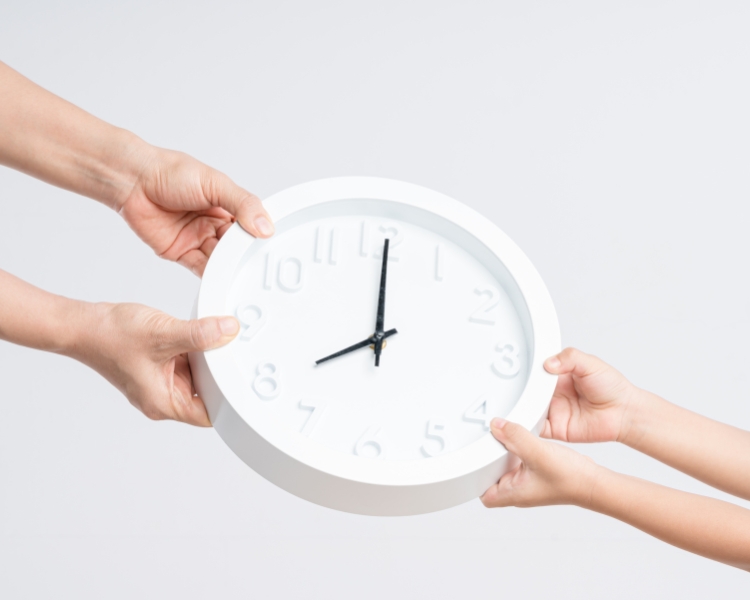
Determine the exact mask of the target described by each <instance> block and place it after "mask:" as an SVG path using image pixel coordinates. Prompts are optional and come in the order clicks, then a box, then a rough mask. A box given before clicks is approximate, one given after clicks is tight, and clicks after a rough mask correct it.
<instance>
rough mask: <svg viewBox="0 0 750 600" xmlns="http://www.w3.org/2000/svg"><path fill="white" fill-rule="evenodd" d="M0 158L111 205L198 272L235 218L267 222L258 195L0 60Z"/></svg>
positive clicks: (253, 226) (269, 229)
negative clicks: (153, 143) (53, 91)
mask: <svg viewBox="0 0 750 600" xmlns="http://www.w3.org/2000/svg"><path fill="white" fill-rule="evenodd" d="M0 164H3V165H6V166H9V167H12V168H14V169H18V170H19V171H23V172H25V173H28V174H29V175H32V176H33V177H38V178H39V179H43V180H44V181H47V182H48V183H51V184H53V185H56V186H59V187H62V188H65V189H68V190H71V191H73V192H76V193H78V194H82V195H84V196H88V197H90V198H94V199H95V200H98V201H99V202H102V203H103V204H105V205H107V206H109V207H110V208H112V209H113V210H116V211H117V212H118V213H119V214H120V215H121V216H122V217H123V219H125V221H126V222H127V224H128V225H129V226H130V227H131V229H133V231H135V233H136V234H137V235H138V237H140V238H141V239H142V240H143V241H144V242H146V243H147V244H148V245H149V246H151V248H152V249H153V250H154V252H156V254H157V255H159V256H161V257H162V258H166V259H168V260H174V261H176V262H179V263H180V264H182V265H184V266H185V267H187V268H189V269H191V270H192V271H193V272H194V273H195V274H196V275H199V276H200V275H202V274H203V269H204V268H205V266H206V263H207V261H208V257H209V256H210V255H211V253H212V252H213V249H214V248H215V247H216V244H217V243H218V242H219V239H220V238H221V236H222V235H224V233H225V232H226V231H227V229H229V227H231V225H232V223H233V221H234V218H236V219H237V221H239V223H240V224H241V225H242V227H244V228H245V229H246V230H247V231H248V232H250V233H251V234H252V235H254V236H256V237H269V236H270V235H272V234H273V232H274V228H273V224H272V223H271V218H270V217H269V215H268V213H267V212H266V211H265V209H264V208H263V205H262V204H261V202H260V200H259V199H258V198H257V197H256V196H254V195H253V194H251V193H250V192H248V191H247V190H244V189H243V188H241V187H240V186H238V185H237V184H236V183H234V182H233V181H232V180H231V179H230V178H229V177H227V176H226V175H224V174H223V173H221V172H219V171H217V170H216V169H212V168H211V167H209V166H208V165H205V164H203V163H201V162H200V161H197V160H195V159H194V158H192V157H190V156H188V155H187V154H183V153H181V152H175V151H172V150H165V149H163V148H156V147H154V146H151V145H150V144H147V143H146V142H144V141H143V140H142V139H140V138H139V137H137V136H136V135H134V134H132V133H130V132H129V131H126V130H124V129H120V128H119V127H114V126H113V125H110V124H108V123H105V122H104V121H102V120H101V119H97V118H96V117H94V116H92V115H90V114H89V113H87V112H85V111H83V110H81V109H80V108H78V107H76V106H73V105H72V104H70V103H69V102H66V101H65V100H63V99H62V98H59V97H58V96H55V95H54V94H51V93H50V92H48V91H47V90H45V89H43V88H41V87H39V86H38V85H36V84H35V83H32V82H31V81H29V80H28V79H26V78H25V77H24V76H23V75H21V74H20V73H17V72H16V71H14V70H13V69H11V68H10V67H9V66H7V65H5V64H3V63H2V62H0Z"/></svg>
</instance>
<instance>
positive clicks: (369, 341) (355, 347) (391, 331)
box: [315, 329, 398, 365]
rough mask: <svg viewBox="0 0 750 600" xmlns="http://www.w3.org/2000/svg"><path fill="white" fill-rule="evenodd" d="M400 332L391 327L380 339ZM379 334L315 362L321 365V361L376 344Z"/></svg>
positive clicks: (382, 333)
mask: <svg viewBox="0 0 750 600" xmlns="http://www.w3.org/2000/svg"><path fill="white" fill-rule="evenodd" d="M396 333H398V331H396V330H395V329H389V330H388V331H383V332H381V334H380V341H381V343H382V341H383V340H384V339H385V338H388V337H391V336H392V335H394V334H396ZM376 336H377V334H373V335H371V336H370V337H368V338H367V339H366V340H362V341H361V342H358V343H356V344H354V345H353V346H349V347H348V348H344V349H343V350H339V351H338V352H335V353H334V354H331V355H330V356H326V357H325V358H321V359H320V360H316V361H315V364H316V365H319V364H320V363H324V362H326V361H327V360H331V359H332V358H336V357H338V356H342V355H343V354H349V352H353V351H354V350H359V349H360V348H364V347H365V346H370V345H371V344H376V343H377V340H378V338H377V337H376Z"/></svg>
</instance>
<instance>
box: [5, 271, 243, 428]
mask: <svg viewBox="0 0 750 600" xmlns="http://www.w3.org/2000/svg"><path fill="white" fill-rule="evenodd" d="M238 331H239V323H237V321H236V320H235V319H234V318H232V317H221V318H220V317H209V318H205V319H200V320H193V321H180V320H179V319H175V318H173V317H170V316H169V315H166V314H164V313H162V312H159V311H157V310H154V309H151V308H148V307H146V306H141V305H138V304H105V303H97V304H92V303H89V302H80V301H77V300H71V299H69V298H63V297H61V296H56V295H54V294H50V293H48V292H45V291H43V290H40V289H38V288H35V287H34V286H33V285H30V284H28V283H26V282H24V281H21V280H20V279H18V278H17V277H14V276H13V275H10V274H9V273H6V272H4V271H0V340H6V341H9V342H13V343H15V344H20V345H23V346H29V347H31V348H37V349H39V350H47V351H50V352H57V353H59V354H63V355H66V356H70V357H71V358H75V359H76V360H79V361H81V362H82V363H84V364H86V365H88V366H89V367H91V368H92V369H94V370H96V371H97V372H98V373H99V374H101V375H102V376H103V377H105V378H106V379H107V380H108V381H109V382H110V383H112V384H113V385H114V386H115V387H117V388H118V389H119V390H120V391H121V392H122V393H123V394H124V395H125V396H126V397H127V398H128V400H130V402H131V403H132V404H133V405H134V406H136V407H137V408H138V409H139V410H141V411H142V412H143V413H144V414H145V415H146V416H148V417H150V418H152V419H175V420H178V421H184V422H186V423H191V424H193V425H203V426H209V425H210V424H211V423H210V422H209V419H208V415H207V414H206V410H205V407H204V406H203V402H202V401H201V399H200V398H198V397H197V396H195V395H194V394H195V389H194V386H193V382H192V377H191V373H190V367H189V365H188V361H187V355H186V353H187V352H191V351H196V350H208V349H210V348H215V347H217V346H221V345H223V344H226V343H227V342H229V341H230V340H232V339H233V338H234V337H235V335H236V334H237V332H238Z"/></svg>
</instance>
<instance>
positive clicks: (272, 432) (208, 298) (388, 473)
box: [196, 177, 560, 495]
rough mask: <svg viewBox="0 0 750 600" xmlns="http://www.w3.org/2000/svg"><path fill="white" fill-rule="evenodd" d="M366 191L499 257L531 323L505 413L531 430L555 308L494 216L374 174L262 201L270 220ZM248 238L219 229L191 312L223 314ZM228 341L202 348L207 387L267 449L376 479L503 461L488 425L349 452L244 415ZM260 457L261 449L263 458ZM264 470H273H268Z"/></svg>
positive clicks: (336, 473) (554, 330)
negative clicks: (439, 221)
mask: <svg viewBox="0 0 750 600" xmlns="http://www.w3.org/2000/svg"><path fill="white" fill-rule="evenodd" d="M365 198H366V199H374V200H386V201H391V202H397V203H402V204H406V205H410V206H414V207H417V208H420V209H423V210H425V211H427V212H431V213H434V214H436V215H438V216H440V217H443V218H445V219H448V220H449V221H452V222H453V223H454V224H456V225H458V226H459V227H461V228H463V229H465V230H466V231H467V232H468V233H470V234H471V235H472V236H474V237H475V238H477V239H478V240H479V241H480V242H482V243H483V244H484V245H485V246H486V247H487V248H488V249H489V250H490V251H491V252H492V253H493V254H494V255H496V256H497V257H498V258H499V259H500V260H501V261H502V262H503V263H504V264H505V266H506V268H507V269H508V271H509V272H510V274H511V276H512V277H513V279H514V280H515V282H516V285H517V286H518V288H519V289H520V291H521V293H522V295H523V298H524V300H525V302H526V304H527V307H528V311H529V315H530V319H531V329H532V332H533V352H532V356H531V361H530V362H531V364H530V369H529V376H528V380H527V382H526V386H525V388H524V391H523V393H522V394H521V397H520V398H519V400H518V402H517V403H516V405H515V407H514V408H513V409H512V410H511V412H510V414H509V415H508V416H507V419H508V420H510V421H514V422H516V423H519V424H521V425H522V426H523V427H525V428H526V429H528V430H530V431H534V432H535V433H537V434H538V433H539V428H540V427H541V425H542V424H543V423H544V420H545V419H546V416H547V411H548V408H549V401H550V399H551V397H552V393H553V391H554V387H555V383H556V380H557V377H556V376H554V375H551V374H549V373H547V372H546V371H545V370H544V367H543V366H542V364H543V362H544V360H545V359H546V358H547V357H548V356H551V355H553V354H556V353H557V352H559V351H560V332H559V325H558V320H557V314H556V312H555V309H554V305H553V303H552V299H551V297H550V295H549V292H548V291H547V288H546V286H545V285H544V282H543V281H542V279H541V277H540V275H539V274H538V272H537V271H536V268H535V267H534V266H533V264H532V263H531V261H530V260H529V259H528V258H527V257H526V255H525V254H524V253H523V252H522V251H521V249H520V248H519V247H518V246H517V245H516V244H515V243H514V242H513V241H512V240H511V239H510V238H509V237H508V236H507V235H506V234H505V233H504V232H502V231H501V230H500V229H499V228H498V227H497V226H496V225H495V224H494V223H492V222H491V221H489V220H488V219H486V218H485V217H483V216H482V215H480V214H479V213H477V212H475V211H474V210H473V209H471V208H470V207H468V206H466V205H464V204H462V203H460V202H458V201H457V200H455V199H453V198H450V197H448V196H445V195H443V194H441V193H439V192H436V191H434V190H430V189H428V188H424V187H421V186H418V185H415V184H411V183H406V182H402V181H395V180H390V179H383V178H377V177H337V178H330V179H322V180H317V181H312V182H308V183H303V184H299V185H296V186H294V187H291V188H287V189H285V190H283V191H281V192H278V193H276V194H274V195H272V196H271V197H269V198H268V199H266V200H265V201H264V206H265V207H266V210H267V211H268V212H269V214H270V215H271V216H272V218H273V219H274V221H275V222H277V223H278V222H280V221H282V220H283V219H284V218H286V217H288V216H290V215H292V214H293V213H296V212H298V211H300V210H303V209H305V208H309V207H311V206H314V205H316V204H319V203H323V202H331V201H340V200H348V199H365ZM254 241H255V238H253V237H252V236H251V235H250V234H248V233H247V232H246V231H245V230H244V229H242V228H241V227H240V225H239V224H238V223H235V224H234V225H233V226H232V227H231V228H230V229H229V230H228V231H227V232H226V233H225V234H224V236H223V237H222V239H221V241H220V242H219V244H218V245H217V246H216V248H215V250H214V252H213V254H212V256H211V260H209V262H208V266H207V268H206V270H205V273H204V275H203V281H202V283H201V287H200V291H199V294H198V299H197V306H196V309H197V310H196V314H197V317H198V318H202V317H207V316H221V315H226V297H227V293H228V291H229V288H230V286H231V284H232V281H233V276H234V274H235V272H236V268H237V266H238V264H239V261H240V260H241V258H242V256H243V255H244V254H245V252H246V251H247V249H248V248H249V246H250V245H251V244H252V243H254ZM233 343H235V342H232V343H230V344H229V345H227V346H224V347H221V348H217V349H214V350H210V351H207V352H205V353H204V357H205V361H206V364H207V366H208V368H209V370H210V372H211V374H212V375H213V379H214V382H215V385H216V387H217V388H218V389H217V390H215V391H220V392H221V395H222V396H223V399H224V400H226V402H227V403H228V404H229V405H230V406H231V408H232V409H233V411H234V412H235V413H236V416H237V417H239V419H241V420H242V422H243V423H244V425H246V426H247V427H248V428H250V429H251V430H253V431H254V432H255V433H256V434H258V435H260V436H261V437H262V438H263V439H265V441H266V442H268V443H269V444H270V446H271V447H272V448H273V449H275V450H276V451H278V452H280V453H283V454H285V455H287V456H288V457H289V458H291V459H293V460H294V461H297V462H299V463H301V464H302V465H306V466H307V467H309V468H312V469H314V470H315V471H319V472H321V473H326V474H328V475H331V476H333V477H336V478H342V479H344V480H349V481H354V482H361V483H365V484H371V485H375V486H387V487H390V486H425V485H427V486H429V485H430V484H439V483H445V482H449V481H452V480H455V479H457V478H462V477H465V476H467V475H470V474H472V473H477V472H480V471H483V470H484V471H486V470H487V468H488V467H490V466H491V465H501V464H503V465H504V464H505V463H506V462H507V458H508V456H507V455H508V452H507V450H505V448H504V447H503V446H502V445H501V444H499V443H498V442H497V441H496V440H495V439H494V438H493V437H492V436H491V435H490V434H489V433H488V434H487V435H484V436H482V437H481V438H480V439H479V440H476V441H475V442H473V443H471V444H469V445H467V446H465V447H463V448H461V449H458V450H455V451H452V452H450V453H447V454H444V455H438V456H435V457H431V458H425V459H414V460H391V461H385V460H378V459H367V458H363V457H359V456H354V455H351V456H348V455H346V454H343V453H341V452H338V451H336V450H333V449H330V448H327V447H325V446H323V445H322V444H319V443H317V442H314V441H313V440H310V439H309V438H307V437H306V436H303V435H301V434H299V433H298V432H295V431H287V430H284V429H282V428H276V427H269V426H267V424H265V423H260V424H258V423H254V424H253V425H250V423H249V422H248V420H247V419H246V417H247V416H248V415H245V414H244V412H245V411H244V410H243V406H242V405H241V404H240V405H237V404H236V403H234V404H233V403H232V400H231V399H232V398H233V397H234V398H236V397H241V395H242V394H243V390H244V388H245V384H244V382H243V380H242V376H241V374H240V373H239V370H238V368H237V367H236V363H235V362H234V361H233V359H232V355H231V352H232V344H233ZM212 387H213V386H212ZM207 395H208V396H211V394H207ZM204 401H205V402H206V404H207V408H208V410H209V416H210V417H211V420H212V423H214V427H215V428H216V429H217V431H218V433H219V434H220V435H221V437H222V438H223V439H225V441H227V443H228V444H229V445H230V447H232V449H233V450H234V451H235V452H236V453H237V454H238V455H240V457H241V458H242V459H243V460H244V461H245V462H246V463H248V464H249V465H250V466H251V467H253V468H254V469H255V470H257V471H258V472H260V473H261V474H263V475H264V476H267V477H268V474H267V473H268V468H264V465H261V464H259V462H261V461H262V460H264V458H261V457H248V456H245V455H243V453H242V451H241V449H238V448H236V447H234V446H236V445H237V444H236V443H235V444H232V443H230V442H229V440H230V438H234V437H235V436H236V434H237V433H238V432H237V431H236V427H237V426H238V425H240V427H241V426H242V423H239V424H238V423H230V422H229V421H232V420H233V419H232V418H230V419H220V415H219V414H218V412H219V409H220V407H219V406H218V405H217V404H216V402H215V401H214V399H212V398H210V397H206V398H204ZM211 413H215V414H211ZM227 416H229V415H227ZM219 421H221V423H220V422H219ZM267 458H268V457H267V456H266V457H265V459H267ZM265 466H266V467H267V465H265ZM268 478H269V479H271V480H273V479H274V478H273V477H272V476H271V477H268ZM276 483H279V482H276ZM280 485H281V487H285V488H286V487H287V486H285V485H283V484H280ZM295 493H298V492H295ZM480 493H481V492H480ZM300 495H301V494H300Z"/></svg>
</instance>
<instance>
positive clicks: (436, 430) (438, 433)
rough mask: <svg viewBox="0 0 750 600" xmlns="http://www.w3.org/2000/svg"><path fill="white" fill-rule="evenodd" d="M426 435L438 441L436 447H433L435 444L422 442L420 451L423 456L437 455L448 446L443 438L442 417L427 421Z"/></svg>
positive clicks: (443, 424) (443, 426)
mask: <svg viewBox="0 0 750 600" xmlns="http://www.w3.org/2000/svg"><path fill="white" fill-rule="evenodd" d="M426 436H427V437H428V438H430V439H432V440H437V441H438V442H439V444H440V445H439V446H438V449H437V450H436V449H435V444H426V443H425V444H423V445H422V452H424V454H425V456H437V455H438V454H442V453H443V452H445V449H446V448H447V447H448V442H447V441H446V440H445V421H443V419H439V418H438V419H430V420H429V421H427V433H426Z"/></svg>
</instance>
